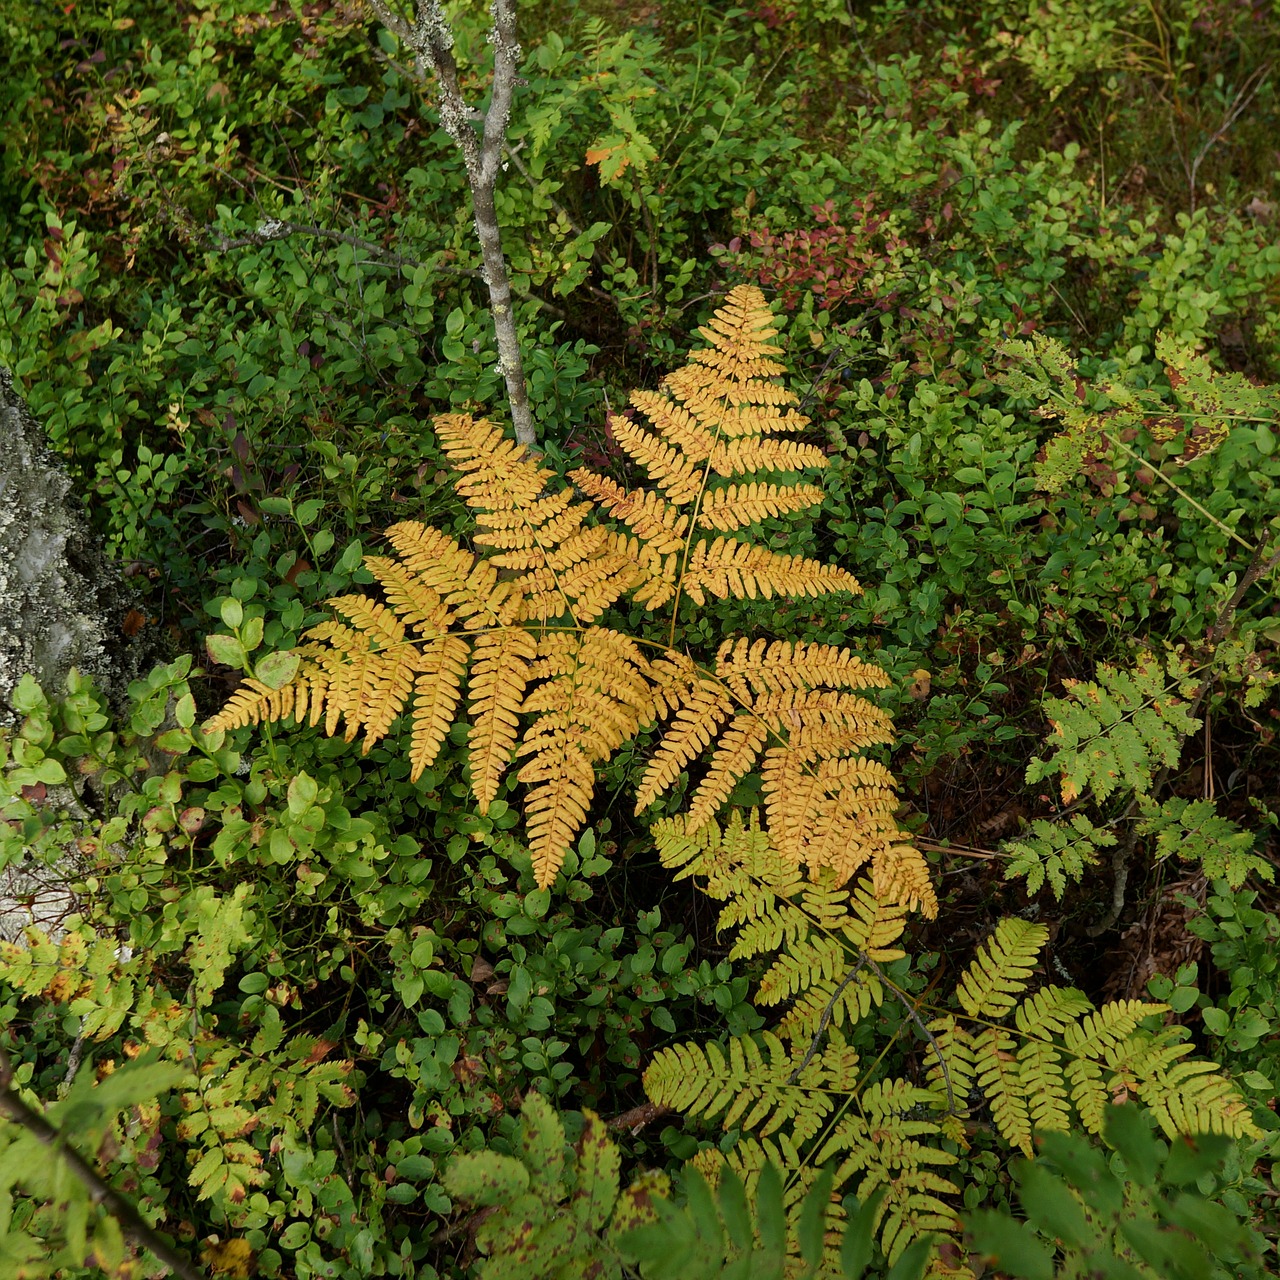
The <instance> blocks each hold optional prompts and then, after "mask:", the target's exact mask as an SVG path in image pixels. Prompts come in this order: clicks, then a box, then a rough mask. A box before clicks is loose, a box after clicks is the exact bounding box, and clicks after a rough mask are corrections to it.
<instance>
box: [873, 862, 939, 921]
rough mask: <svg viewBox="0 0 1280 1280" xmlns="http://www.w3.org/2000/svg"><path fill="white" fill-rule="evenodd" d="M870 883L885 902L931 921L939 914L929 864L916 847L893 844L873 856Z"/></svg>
mask: <svg viewBox="0 0 1280 1280" xmlns="http://www.w3.org/2000/svg"><path fill="white" fill-rule="evenodd" d="M871 883H872V886H873V887H874V889H875V892H876V895H877V896H878V897H881V896H882V897H883V898H884V900H885V901H886V902H900V903H902V905H903V906H905V907H908V908H910V909H911V910H917V911H919V912H920V914H921V915H923V916H925V917H927V918H928V919H930V920H932V919H934V918H935V917H936V916H937V914H938V895H937V893H936V892H935V891H934V887H933V877H932V876H931V875H930V874H929V864H928V863H927V862H926V861H925V860H924V857H923V856H922V855H921V853H920V851H919V850H918V849H916V848H915V847H914V846H913V845H909V844H890V845H888V847H887V848H885V849H884V850H883V852H876V853H873V854H872V857H871Z"/></svg>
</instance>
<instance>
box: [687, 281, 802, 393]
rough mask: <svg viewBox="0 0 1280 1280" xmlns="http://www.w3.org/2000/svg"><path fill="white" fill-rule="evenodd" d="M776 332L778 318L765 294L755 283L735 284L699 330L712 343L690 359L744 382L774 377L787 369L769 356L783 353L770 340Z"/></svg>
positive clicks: (719, 375) (722, 375) (727, 376)
mask: <svg viewBox="0 0 1280 1280" xmlns="http://www.w3.org/2000/svg"><path fill="white" fill-rule="evenodd" d="M777 332H778V325H777V320H776V319H775V317H774V314H773V312H772V311H771V310H770V309H769V304H768V303H767V302H766V301H765V297H764V294H763V293H762V292H761V291H760V290H759V289H757V288H756V287H755V286H754V285H738V286H737V287H736V288H734V289H730V290H729V292H728V294H727V295H726V297H725V300H724V303H723V304H722V305H721V306H719V307H717V308H716V311H715V314H714V315H713V316H712V317H711V319H710V320H709V321H708V322H707V323H706V324H705V325H703V326H702V328H701V329H699V330H698V333H699V335H700V336H702V337H703V338H705V339H706V340H707V341H708V342H709V343H711V346H710V347H709V348H707V349H706V350H703V351H695V352H694V353H693V355H692V357H691V360H692V361H693V362H695V363H696V365H697V366H702V367H704V368H706V369H708V370H710V371H712V372H714V373H715V374H716V376H717V377H718V378H720V379H725V378H728V379H732V380H734V381H737V382H746V381H750V380H754V379H758V378H772V377H776V376H777V375H778V374H780V373H785V372H786V369H785V366H783V365H781V364H779V363H778V362H777V361H776V360H772V359H770V358H769V357H771V356H776V355H781V354H782V348H781V347H777V346H774V345H773V344H772V343H770V341H769V339H770V338H773V337H775V336H776V335H777Z"/></svg>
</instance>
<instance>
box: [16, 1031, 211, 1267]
mask: <svg viewBox="0 0 1280 1280" xmlns="http://www.w3.org/2000/svg"><path fill="white" fill-rule="evenodd" d="M0 1116H4V1117H5V1119H7V1120H11V1121H12V1122H13V1123H14V1124H16V1125H19V1126H20V1127H21V1128H23V1129H25V1130H26V1131H27V1132H28V1133H29V1134H31V1135H32V1136H34V1137H35V1138H36V1139H38V1140H39V1141H40V1142H41V1143H43V1144H44V1145H45V1146H46V1147H48V1148H49V1151H50V1154H51V1156H52V1157H53V1158H54V1159H58V1160H61V1161H62V1162H63V1163H64V1164H65V1165H66V1166H67V1168H69V1169H70V1170H71V1172H72V1173H74V1174H75V1175H76V1177H77V1178H79V1180H80V1181H81V1182H82V1183H83V1184H84V1186H85V1187H86V1188H87V1190H88V1192H89V1198H90V1199H91V1200H92V1201H93V1203H94V1204H96V1205H101V1206H102V1208H104V1209H105V1210H106V1211H107V1212H108V1213H109V1214H110V1215H111V1216H112V1217H113V1218H115V1220H116V1221H117V1222H118V1223H119V1224H120V1229H121V1230H122V1231H123V1232H124V1234H125V1235H126V1236H128V1238H129V1239H130V1240H132V1241H133V1243H134V1244H136V1245H137V1246H138V1247H139V1248H141V1249H145V1250H147V1252H148V1253H150V1254H152V1255H153V1256H154V1257H155V1258H156V1260H157V1261H159V1262H162V1263H163V1264H164V1265H165V1266H166V1267H168V1269H169V1270H170V1271H171V1272H172V1273H173V1274H174V1275H176V1276H179V1277H180V1278H181V1280H205V1277H204V1276H203V1275H202V1274H201V1272H200V1271H199V1270H198V1269H197V1268H196V1266H195V1264H194V1263H193V1262H192V1261H191V1260H190V1259H189V1258H187V1257H185V1256H184V1255H183V1254H181V1253H179V1252H178V1251H177V1250H176V1249H175V1248H174V1247H173V1246H172V1245H171V1244H169V1242H168V1241H167V1240H165V1238H164V1237H163V1236H162V1235H160V1233H159V1232H158V1231H156V1230H155V1228H154V1227H152V1226H151V1225H150V1224H149V1223H148V1222H147V1221H146V1219H145V1218H143V1216H142V1215H141V1214H140V1213H139V1212H138V1209H137V1206H136V1205H134V1204H133V1203H132V1201H130V1200H126V1199H125V1197H124V1196H122V1195H121V1194H120V1193H119V1192H118V1191H117V1190H116V1189H115V1188H114V1187H113V1186H111V1185H110V1184H109V1183H107V1182H105V1181H104V1180H103V1178H102V1176H101V1175H100V1174H99V1173H98V1171H97V1170H96V1169H95V1168H93V1166H92V1165H91V1164H89V1162H88V1161H87V1160H85V1158H84V1157H83V1156H82V1155H81V1154H80V1153H79V1152H78V1151H77V1150H76V1149H75V1148H74V1147H73V1146H72V1145H71V1144H70V1143H69V1142H68V1141H67V1139H66V1137H65V1136H64V1135H63V1134H62V1133H60V1132H59V1131H58V1130H57V1129H55V1128H54V1127H53V1125H51V1124H50V1123H49V1121H48V1120H46V1119H45V1118H44V1116H42V1115H40V1114H39V1112H36V1111H33V1110H32V1109H31V1108H30V1107H29V1106H27V1104H26V1103H25V1102H23V1100H22V1099H21V1098H20V1097H19V1096H18V1094H17V1093H15V1092H14V1090H13V1068H12V1067H11V1066H10V1063H9V1055H8V1054H7V1053H6V1052H5V1051H4V1050H3V1049H0Z"/></svg>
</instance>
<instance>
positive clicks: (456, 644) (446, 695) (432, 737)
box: [409, 636, 470, 782]
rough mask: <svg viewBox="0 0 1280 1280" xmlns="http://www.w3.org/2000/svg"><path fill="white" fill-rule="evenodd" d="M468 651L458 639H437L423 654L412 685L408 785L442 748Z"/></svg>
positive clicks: (460, 690) (455, 710)
mask: <svg viewBox="0 0 1280 1280" xmlns="http://www.w3.org/2000/svg"><path fill="white" fill-rule="evenodd" d="M469 653H470V647H469V646H468V644H467V642H466V641H465V640H463V639H461V638H460V637H458V636H440V637H438V638H437V639H435V640H432V641H430V642H429V643H428V644H427V646H426V647H425V648H424V650H423V652H422V660H421V664H420V666H419V670H418V676H417V679H416V680H415V681H414V685H413V741H412V745H411V746H410V748H409V781H410V782H417V780H418V779H419V778H420V777H421V776H422V771H423V770H424V769H427V768H430V766H431V765H433V764H434V763H435V762H436V758H437V757H438V756H439V754H440V748H441V747H443V746H444V741H445V738H447V737H448V735H449V728H450V726H451V725H452V724H453V719H454V716H455V714H456V713H457V709H458V700H459V699H460V697H461V696H462V675H463V672H464V671H465V670H466V663H467V657H468V654H469Z"/></svg>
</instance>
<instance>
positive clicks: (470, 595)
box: [387, 520, 520, 629]
mask: <svg viewBox="0 0 1280 1280" xmlns="http://www.w3.org/2000/svg"><path fill="white" fill-rule="evenodd" d="M387 539H388V540H389V541H390V543H391V545H392V546H393V547H395V549H396V551H397V552H398V553H399V555H400V559H401V560H402V561H403V562H404V564H405V566H406V567H407V568H408V569H409V570H410V572H412V573H413V574H414V576H415V577H416V578H417V579H418V581H419V582H420V583H421V584H422V585H423V586H425V587H428V588H430V589H431V590H432V591H434V592H436V593H437V594H438V595H439V596H440V597H441V599H442V600H443V602H444V604H445V605H446V606H448V607H449V608H451V609H452V610H453V611H454V612H455V613H456V614H457V615H458V616H459V617H460V618H461V619H462V620H463V625H464V626H466V627H468V628H473V629H479V628H481V627H500V626H505V625H507V624H508V623H510V622H512V621H513V620H514V619H515V617H516V614H517V612H518V610H519V607H520V597H519V593H518V591H517V589H516V588H515V586H514V585H513V584H512V583H509V582H499V581H498V571H497V570H496V569H495V568H494V567H493V565H491V564H489V563H488V562H486V561H484V560H480V561H477V560H476V558H475V556H473V555H472V554H471V552H469V551H465V550H463V548H462V547H460V546H459V545H458V544H457V543H456V542H455V541H454V540H453V539H452V538H450V537H448V536H447V535H446V534H443V533H441V532H440V531H439V530H438V529H433V528H431V526H430V525H425V524H419V523H417V522H416V521H413V520H402V521H401V522H400V523H399V524H393V525H392V526H391V528H390V529H388V530H387Z"/></svg>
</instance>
